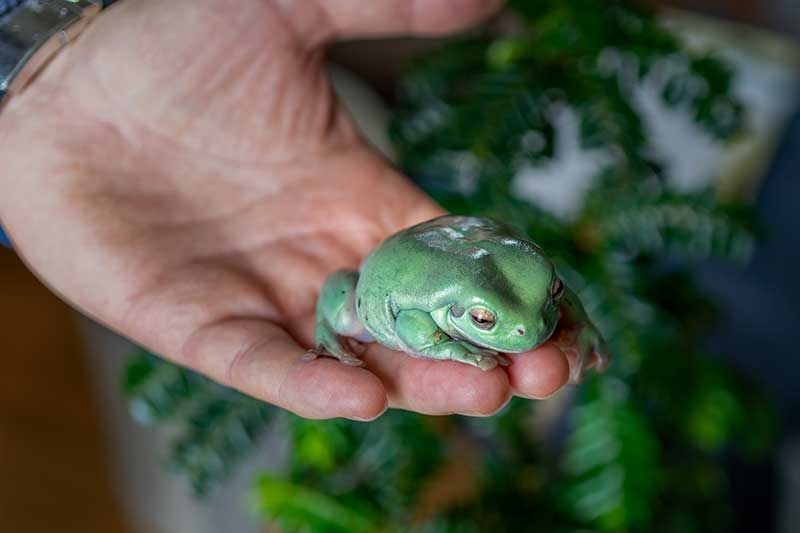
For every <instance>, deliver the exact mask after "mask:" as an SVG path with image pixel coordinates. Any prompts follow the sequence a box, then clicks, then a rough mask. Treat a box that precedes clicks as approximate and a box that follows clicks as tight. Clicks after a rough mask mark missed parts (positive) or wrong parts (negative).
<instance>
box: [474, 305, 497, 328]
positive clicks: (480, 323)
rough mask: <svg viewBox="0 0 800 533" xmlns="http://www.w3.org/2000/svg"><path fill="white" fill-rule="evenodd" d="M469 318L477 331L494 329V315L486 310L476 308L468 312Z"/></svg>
mask: <svg viewBox="0 0 800 533" xmlns="http://www.w3.org/2000/svg"><path fill="white" fill-rule="evenodd" d="M469 317H470V318H471V319H472V323H473V324H475V327H477V328H478V329H492V328H493V327H494V323H495V318H494V315H493V314H492V313H491V312H489V311H487V310H486V309H481V308H480V307H476V308H475V309H473V310H471V311H470V312H469Z"/></svg>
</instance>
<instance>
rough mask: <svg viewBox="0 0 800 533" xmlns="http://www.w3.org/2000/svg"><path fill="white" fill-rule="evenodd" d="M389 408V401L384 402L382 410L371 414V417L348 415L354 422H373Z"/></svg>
mask: <svg viewBox="0 0 800 533" xmlns="http://www.w3.org/2000/svg"><path fill="white" fill-rule="evenodd" d="M388 410H389V402H388V401H387V402H386V405H384V406H383V411H381V412H380V413H378V414H377V415H375V416H373V417H372V418H360V417H358V416H351V417H348V418H349V419H350V420H355V421H356V422H374V421H375V420H377V419H379V418H380V417H382V416H383V415H384V413H386V411H388Z"/></svg>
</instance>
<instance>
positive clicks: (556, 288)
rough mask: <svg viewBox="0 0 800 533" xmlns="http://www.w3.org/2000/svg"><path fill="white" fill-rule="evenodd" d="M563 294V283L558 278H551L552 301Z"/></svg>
mask: <svg viewBox="0 0 800 533" xmlns="http://www.w3.org/2000/svg"><path fill="white" fill-rule="evenodd" d="M563 294H564V282H563V281H561V280H560V279H559V278H558V277H554V278H553V285H552V287H550V295H551V296H552V297H553V299H554V300H558V299H559V298H561V296H562V295H563Z"/></svg>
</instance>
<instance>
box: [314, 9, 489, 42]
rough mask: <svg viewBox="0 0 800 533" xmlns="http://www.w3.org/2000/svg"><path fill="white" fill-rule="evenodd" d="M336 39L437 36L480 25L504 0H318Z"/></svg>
mask: <svg viewBox="0 0 800 533" xmlns="http://www.w3.org/2000/svg"><path fill="white" fill-rule="evenodd" d="M317 3H318V5H319V7H320V8H321V9H322V10H323V11H324V12H325V14H326V15H327V18H328V20H329V21H330V24H331V25H332V26H333V31H334V35H333V38H334V39H351V38H355V37H370V36H378V35H380V36H384V37H385V36H388V35H398V34H417V35H435V34H441V33H448V32H452V31H457V30H460V29H464V28H467V27H469V26H471V25H473V24H477V23H478V22H480V21H481V20H483V19H484V18H486V17H488V16H489V15H490V14H492V13H494V12H495V11H497V9H498V8H499V7H500V6H501V5H502V3H503V1H502V0H370V1H367V2H365V1H364V0H317Z"/></svg>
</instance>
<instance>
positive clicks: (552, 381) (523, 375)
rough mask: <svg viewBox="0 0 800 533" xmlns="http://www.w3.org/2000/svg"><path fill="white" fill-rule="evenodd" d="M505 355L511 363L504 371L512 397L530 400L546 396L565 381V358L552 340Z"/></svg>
mask: <svg viewBox="0 0 800 533" xmlns="http://www.w3.org/2000/svg"><path fill="white" fill-rule="evenodd" d="M509 357H510V359H511V365H510V366H507V367H505V370H506V372H507V373H508V380H509V383H510V385H511V389H512V391H513V392H514V394H515V395H516V396H521V397H523V398H532V399H543V398H547V397H548V396H551V395H553V394H555V393H556V392H557V391H558V390H559V389H560V388H561V387H563V386H564V385H566V383H567V382H568V381H569V377H570V364H569V361H568V360H567V357H566V355H565V354H564V353H563V352H562V351H561V350H559V349H558V347H557V346H556V345H555V344H553V343H547V344H545V345H544V346H541V347H539V348H537V349H535V350H533V351H530V352H524V353H520V354H514V355H511V356H509Z"/></svg>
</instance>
